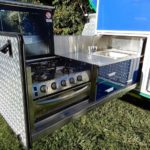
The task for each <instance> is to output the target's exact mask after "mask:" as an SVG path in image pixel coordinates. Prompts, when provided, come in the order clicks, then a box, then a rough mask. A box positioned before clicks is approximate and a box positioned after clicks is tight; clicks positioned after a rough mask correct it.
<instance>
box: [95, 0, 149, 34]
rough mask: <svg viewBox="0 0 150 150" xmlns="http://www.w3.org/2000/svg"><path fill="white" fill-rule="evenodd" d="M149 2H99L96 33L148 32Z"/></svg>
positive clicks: (110, 0)
mask: <svg viewBox="0 0 150 150" xmlns="http://www.w3.org/2000/svg"><path fill="white" fill-rule="evenodd" d="M149 10H150V0H99V1H98V5H97V13H98V14H97V32H102V31H103V32H105V31H106V32H112V31H115V32H116V31H119V32H120V31H125V32H129V33H131V32H132V33H133V32H139V31H140V32H149V31H150V13H149Z"/></svg>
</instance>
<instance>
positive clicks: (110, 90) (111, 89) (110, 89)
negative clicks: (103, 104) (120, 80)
mask: <svg viewBox="0 0 150 150" xmlns="http://www.w3.org/2000/svg"><path fill="white" fill-rule="evenodd" d="M112 91H114V87H111V88H109V89H107V90H105V92H107V93H110V92H112Z"/></svg>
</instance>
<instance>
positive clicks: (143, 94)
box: [139, 92, 150, 99]
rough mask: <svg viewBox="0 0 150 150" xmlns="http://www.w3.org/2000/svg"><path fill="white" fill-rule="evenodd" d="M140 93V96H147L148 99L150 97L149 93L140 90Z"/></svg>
mask: <svg viewBox="0 0 150 150" xmlns="http://www.w3.org/2000/svg"><path fill="white" fill-rule="evenodd" d="M139 95H140V96H143V97H145V98H147V99H150V95H148V94H145V93H142V92H140V93H139Z"/></svg>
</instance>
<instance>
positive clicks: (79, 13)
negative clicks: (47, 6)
mask: <svg viewBox="0 0 150 150" xmlns="http://www.w3.org/2000/svg"><path fill="white" fill-rule="evenodd" d="M53 5H54V6H55V8H56V10H55V13H54V32H55V34H62V35H66V34H69V35H70V34H80V33H81V32H82V30H83V27H84V23H85V16H84V15H85V13H87V11H89V10H90V9H89V5H88V1H86V0H72V1H71V0H53Z"/></svg>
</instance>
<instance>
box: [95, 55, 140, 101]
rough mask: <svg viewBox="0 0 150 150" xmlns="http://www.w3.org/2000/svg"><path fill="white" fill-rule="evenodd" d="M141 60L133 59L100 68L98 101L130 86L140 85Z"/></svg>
mask: <svg viewBox="0 0 150 150" xmlns="http://www.w3.org/2000/svg"><path fill="white" fill-rule="evenodd" d="M139 66H140V58H137V59H131V60H127V61H123V62H119V63H115V64H111V65H106V66H103V67H99V68H98V78H97V85H96V86H97V87H96V89H97V90H96V100H100V99H101V98H103V97H105V96H108V95H110V94H112V93H113V92H116V91H117V90H120V89H122V88H125V87H127V86H129V85H132V84H135V83H138V82H139V80H140V78H139V74H140V70H139V69H140V68H139Z"/></svg>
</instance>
